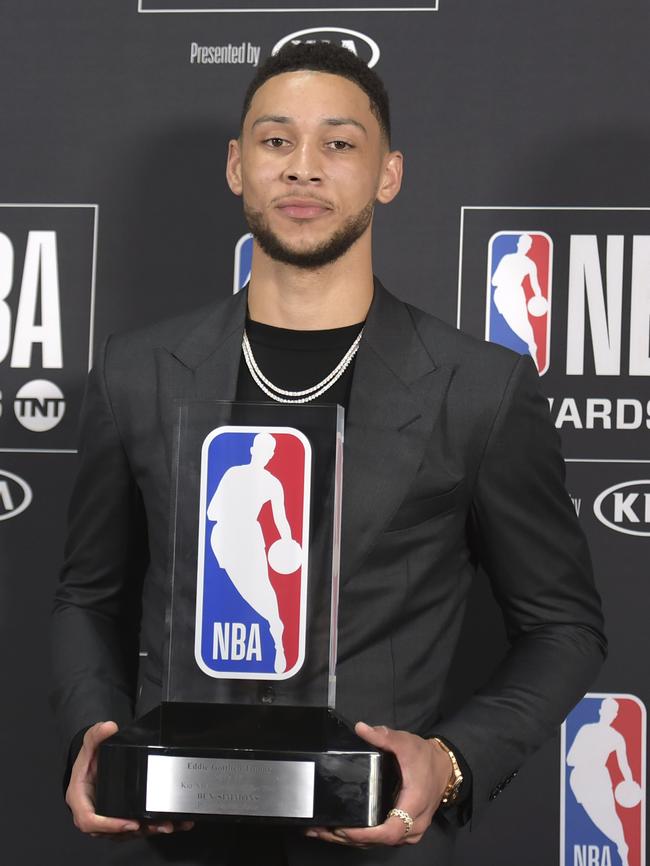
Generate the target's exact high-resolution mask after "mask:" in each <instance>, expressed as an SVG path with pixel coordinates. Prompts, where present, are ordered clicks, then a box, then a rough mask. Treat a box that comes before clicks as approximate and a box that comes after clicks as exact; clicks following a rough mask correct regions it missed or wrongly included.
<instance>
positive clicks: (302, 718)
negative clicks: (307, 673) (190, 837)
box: [96, 703, 399, 827]
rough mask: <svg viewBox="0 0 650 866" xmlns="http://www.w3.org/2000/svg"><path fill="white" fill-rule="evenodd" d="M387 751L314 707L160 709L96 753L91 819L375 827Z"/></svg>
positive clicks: (386, 782)
mask: <svg viewBox="0 0 650 866" xmlns="http://www.w3.org/2000/svg"><path fill="white" fill-rule="evenodd" d="M398 782H399V771H398V768H397V764H396V761H395V759H394V757H393V756H392V755H389V754H386V753H384V752H381V751H380V750H378V749H376V748H373V747H372V746H370V745H369V744H368V743H366V742H365V741H364V740H362V739H361V738H360V737H358V736H357V735H356V734H355V733H354V731H353V730H352V728H351V727H350V726H349V725H348V724H347V723H346V722H345V721H343V719H342V718H341V717H340V716H338V715H337V714H336V713H335V712H334V711H333V710H328V709H325V708H319V707H280V706H277V705H275V706H268V707H267V706H248V705H232V704H219V705H218V704H174V703H169V704H163V705H162V706H161V707H158V708H156V709H155V710H152V711H151V712H150V713H148V714H147V715H146V716H143V717H142V718H141V719H139V720H138V721H137V722H135V723H134V724H133V725H131V726H130V727H128V728H124V729H122V730H120V731H119V732H118V733H117V734H115V735H114V736H112V737H110V739H108V740H106V741H105V742H104V743H102V745H101V746H100V749H99V762H98V775H97V789H96V809H97V813H98V814H99V815H107V816H111V817H118V818H135V819H138V820H147V821H154V822H155V821H157V820H195V821H196V820H210V821H229V822H231V821H243V822H254V823H264V824H281V825H285V826H291V825H296V826H327V827H370V826H375V825H377V824H380V823H382V821H383V820H384V819H385V816H386V813H387V812H388V810H389V809H390V808H391V806H392V804H393V802H394V797H395V792H396V788H397V785H398Z"/></svg>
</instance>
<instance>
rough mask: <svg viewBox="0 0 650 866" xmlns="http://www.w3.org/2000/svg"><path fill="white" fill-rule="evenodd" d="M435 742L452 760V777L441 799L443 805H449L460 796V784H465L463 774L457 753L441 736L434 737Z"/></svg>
mask: <svg viewBox="0 0 650 866" xmlns="http://www.w3.org/2000/svg"><path fill="white" fill-rule="evenodd" d="M433 742H434V743H437V744H438V745H439V746H440V748H441V749H442V750H443V752H446V754H447V755H448V756H449V760H450V761H451V767H452V772H451V778H450V779H449V783H448V785H447V787H446V788H445V790H444V793H443V795H442V800H441V801H440V802H441V803H442V805H443V806H447V805H449V804H451V803H453V802H454V800H456V798H457V797H458V793H459V791H460V786H461V785H462V784H463V774H462V772H461V769H460V767H459V766H458V761H457V760H456V755H454V753H453V752H452V750H451V749H450V748H449V746H447V745H446V743H443V741H442V740H441V739H439V737H433Z"/></svg>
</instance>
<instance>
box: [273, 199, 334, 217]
mask: <svg viewBox="0 0 650 866" xmlns="http://www.w3.org/2000/svg"><path fill="white" fill-rule="evenodd" d="M277 209H278V210H279V211H280V213H281V214H283V216H286V217H289V218H290V219H307V220H308V219H315V218H316V217H319V216H323V214H325V213H328V212H329V211H330V210H331V208H330V207H329V206H328V205H326V204H324V203H323V202H320V201H317V200H316V199H297V198H291V199H283V200H282V201H281V202H280V203H279V204H278V205H277Z"/></svg>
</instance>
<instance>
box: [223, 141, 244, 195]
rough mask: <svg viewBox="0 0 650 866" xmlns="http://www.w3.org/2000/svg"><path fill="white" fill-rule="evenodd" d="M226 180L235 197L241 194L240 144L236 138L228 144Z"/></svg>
mask: <svg viewBox="0 0 650 866" xmlns="http://www.w3.org/2000/svg"><path fill="white" fill-rule="evenodd" d="M226 180H227V181H228V186H229V187H230V189H231V191H232V192H234V194H235V195H241V194H242V178H241V142H240V141H239V139H237V138H233V139H231V140H230V141H229V142H228V159H227V161H226Z"/></svg>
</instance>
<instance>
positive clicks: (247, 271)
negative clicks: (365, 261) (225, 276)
mask: <svg viewBox="0 0 650 866" xmlns="http://www.w3.org/2000/svg"><path fill="white" fill-rule="evenodd" d="M252 266H253V235H252V234H251V233H250V232H249V233H248V234H245V235H242V236H241V237H240V238H239V240H238V241H237V244H236V246H235V264H234V267H233V281H232V293H233V295H236V294H237V292H240V291H241V290H242V289H243V288H244V286H245V285H246V284H247V283H248V281H249V280H250V278H251V268H252Z"/></svg>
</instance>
